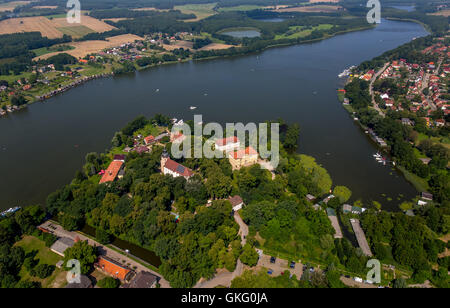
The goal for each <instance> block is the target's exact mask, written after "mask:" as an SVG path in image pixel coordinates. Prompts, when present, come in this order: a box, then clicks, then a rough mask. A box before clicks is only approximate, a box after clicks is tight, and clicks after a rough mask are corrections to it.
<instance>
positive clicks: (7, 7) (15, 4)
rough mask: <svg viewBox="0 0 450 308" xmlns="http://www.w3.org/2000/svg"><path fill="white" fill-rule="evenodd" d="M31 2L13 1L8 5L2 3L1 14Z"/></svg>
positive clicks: (0, 5) (0, 4) (0, 6)
mask: <svg viewBox="0 0 450 308" xmlns="http://www.w3.org/2000/svg"><path fill="white" fill-rule="evenodd" d="M30 2H31V1H13V2H7V3H0V12H8V11H12V10H14V9H15V8H16V7H18V6H20V5H25V4H28V3H30Z"/></svg>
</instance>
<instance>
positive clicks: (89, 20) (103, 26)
mask: <svg viewBox="0 0 450 308" xmlns="http://www.w3.org/2000/svg"><path fill="white" fill-rule="evenodd" d="M53 22H54V23H55V24H56V25H57V27H74V26H85V27H87V28H89V29H92V30H93V31H95V32H100V33H101V32H106V31H110V30H112V29H115V28H114V27H113V26H111V25H108V24H107V23H105V22H103V21H101V20H98V19H96V18H93V17H90V16H86V15H81V23H80V24H70V23H68V22H67V20H66V18H54V19H53Z"/></svg>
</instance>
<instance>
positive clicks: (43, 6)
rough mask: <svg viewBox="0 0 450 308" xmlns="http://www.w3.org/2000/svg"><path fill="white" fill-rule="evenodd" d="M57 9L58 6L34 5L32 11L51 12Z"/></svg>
mask: <svg viewBox="0 0 450 308" xmlns="http://www.w3.org/2000/svg"><path fill="white" fill-rule="evenodd" d="M57 7H58V6H56V5H36V6H33V9H37V10H39V9H52V10H54V9H56V8H57Z"/></svg>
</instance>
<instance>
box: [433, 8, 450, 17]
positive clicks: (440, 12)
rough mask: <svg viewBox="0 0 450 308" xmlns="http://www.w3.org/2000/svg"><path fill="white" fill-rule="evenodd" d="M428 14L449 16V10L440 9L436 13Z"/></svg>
mask: <svg viewBox="0 0 450 308" xmlns="http://www.w3.org/2000/svg"><path fill="white" fill-rule="evenodd" d="M430 15H438V16H445V17H449V16H450V10H442V11H439V12H436V13H431V14H430Z"/></svg>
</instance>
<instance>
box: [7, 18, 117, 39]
mask: <svg viewBox="0 0 450 308" xmlns="http://www.w3.org/2000/svg"><path fill="white" fill-rule="evenodd" d="M112 29H115V28H114V27H113V26H110V25H108V24H107V23H105V22H103V21H101V20H98V19H95V18H92V17H90V16H85V15H82V16H81V23H80V24H70V23H68V22H67V20H66V18H65V17H63V18H46V17H42V16H39V17H24V18H10V19H6V20H3V21H1V22H0V34H9V33H17V32H32V31H39V32H41V34H42V36H46V37H48V38H58V37H62V36H63V35H64V34H68V35H72V36H73V37H75V38H77V37H81V36H83V35H85V34H88V33H91V32H105V31H109V30H112Z"/></svg>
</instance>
